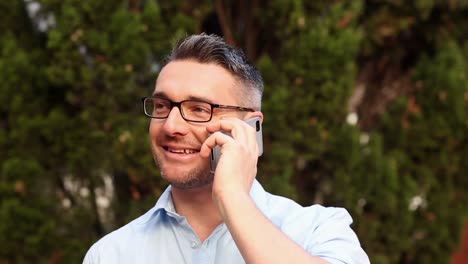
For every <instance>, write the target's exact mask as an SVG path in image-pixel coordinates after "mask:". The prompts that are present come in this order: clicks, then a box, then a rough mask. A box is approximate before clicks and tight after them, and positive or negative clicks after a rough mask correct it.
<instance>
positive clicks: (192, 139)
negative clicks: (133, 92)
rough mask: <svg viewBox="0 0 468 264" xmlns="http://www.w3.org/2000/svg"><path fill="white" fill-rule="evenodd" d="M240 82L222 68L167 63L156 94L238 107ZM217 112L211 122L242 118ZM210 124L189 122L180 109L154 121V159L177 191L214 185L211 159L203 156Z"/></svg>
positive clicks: (181, 62) (159, 79)
mask: <svg viewBox="0 0 468 264" xmlns="http://www.w3.org/2000/svg"><path fill="white" fill-rule="evenodd" d="M236 85H237V82H236V80H235V78H234V77H233V75H231V73H229V72H228V71H227V70H225V69H224V68H222V67H221V66H218V65H215V64H201V63H198V62H195V61H192V60H182V61H174V62H170V63H169V64H167V65H166V66H165V67H164V68H163V69H162V71H161V72H160V74H159V76H158V79H157V81H156V88H155V90H154V95H160V96H164V97H166V98H168V99H169V100H171V101H173V102H180V101H183V100H188V99H200V100H204V101H207V102H210V103H215V104H225V105H238V103H239V102H238V100H237V96H236V95H235V86H236ZM217 110H219V109H215V110H214V112H213V118H212V121H210V122H216V120H219V119H220V118H221V117H224V116H236V117H240V116H239V112H235V111H217ZM207 124H208V123H193V122H188V121H185V120H184V119H183V118H182V115H181V113H180V111H179V109H178V108H177V107H174V108H172V110H171V112H170V114H169V116H168V117H167V118H166V119H152V120H151V123H150V128H149V134H150V139H151V149H152V152H153V157H154V159H155V161H156V163H157V164H158V166H159V168H160V170H161V174H162V176H163V178H165V179H166V180H167V181H169V183H171V184H172V185H173V186H174V187H177V188H196V187H201V186H205V185H208V184H211V183H212V182H213V175H212V174H211V173H210V163H209V159H207V158H202V157H201V156H200V155H199V151H200V148H201V145H202V144H203V142H204V141H205V139H206V138H207V137H208V133H207V131H206V129H205V126H206V125H207Z"/></svg>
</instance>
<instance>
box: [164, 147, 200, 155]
mask: <svg viewBox="0 0 468 264" xmlns="http://www.w3.org/2000/svg"><path fill="white" fill-rule="evenodd" d="M164 150H166V151H169V152H171V153H177V154H194V153H197V152H200V151H199V150H196V149H175V148H169V147H164Z"/></svg>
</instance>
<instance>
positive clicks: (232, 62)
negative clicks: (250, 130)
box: [162, 33, 263, 110]
mask: <svg viewBox="0 0 468 264" xmlns="http://www.w3.org/2000/svg"><path fill="white" fill-rule="evenodd" d="M186 59H193V60H195V61H197V62H199V63H214V64H216V65H219V66H221V67H223V68H224V69H226V70H227V71H229V72H230V73H231V74H232V75H234V77H235V78H236V79H237V80H238V81H239V82H240V83H241V84H242V86H243V89H244V90H243V91H241V94H242V95H243V97H244V98H245V99H246V100H247V104H249V105H248V107H252V108H255V109H257V110H260V107H261V100H262V94H263V80H262V76H261V75H260V72H259V71H258V70H257V68H256V67H255V65H254V64H253V63H251V62H250V61H249V60H248V59H247V57H246V56H245V54H244V52H243V51H242V50H241V49H239V48H235V47H232V46H230V45H228V44H227V43H226V42H225V41H224V40H223V39H222V38H221V37H219V36H216V35H207V34H205V33H202V34H199V35H191V36H187V37H185V38H182V39H181V40H179V42H178V43H177V44H176V46H175V47H174V49H173V50H172V52H171V53H170V54H169V55H168V56H167V57H166V58H165V60H164V61H163V65H162V67H164V66H166V65H167V64H168V63H170V62H171V61H177V60H186Z"/></svg>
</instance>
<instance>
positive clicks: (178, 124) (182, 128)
mask: <svg viewBox="0 0 468 264" xmlns="http://www.w3.org/2000/svg"><path fill="white" fill-rule="evenodd" d="M179 107H180V106H174V107H172V109H171V111H170V112H169V115H168V116H167V118H166V120H165V121H164V125H163V130H164V131H165V132H166V134H168V135H171V136H175V135H185V134H187V133H188V123H187V121H185V119H184V118H183V117H182V112H181V110H180V108H179Z"/></svg>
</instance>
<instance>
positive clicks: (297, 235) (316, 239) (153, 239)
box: [83, 181, 369, 264]
mask: <svg viewBox="0 0 468 264" xmlns="http://www.w3.org/2000/svg"><path fill="white" fill-rule="evenodd" d="M250 195H251V197H252V199H253V200H254V202H255V204H256V205H257V207H258V208H259V209H260V210H261V211H262V212H263V214H264V215H265V216H266V217H268V218H269V219H270V221H271V222H273V224H275V225H276V226H277V227H278V228H279V229H281V230H282V231H283V232H284V233H285V234H286V235H288V236H289V237H290V238H291V239H292V240H294V241H295V242H296V243H298V244H299V245H300V246H301V247H303V248H304V249H305V250H306V251H308V252H309V253H310V254H312V255H314V256H318V257H321V258H323V259H325V260H327V261H329V262H331V263H359V264H366V263H369V259H368V257H367V255H366V253H365V252H364V250H363V249H362V248H361V246H360V244H359V240H358V238H357V237H356V234H355V233H354V232H353V230H352V229H351V228H350V224H351V223H352V219H351V217H350V215H349V214H348V212H347V211H346V210H345V209H342V208H334V207H328V208H326V207H323V206H320V205H313V206H309V207H302V206H300V205H299V204H297V203H296V202H294V201H292V200H290V199H287V198H284V197H280V196H276V195H272V194H270V193H268V192H266V191H265V190H264V189H263V187H262V186H261V185H260V184H259V183H258V182H257V181H255V182H254V184H253V186H252V189H251V192H250ZM239 217H242V216H239ZM83 263H85V264H91V263H93V264H95V263H100V264H117V263H152V264H155V263H171V264H172V263H176V264H178V263H187V264H189V263H210V264H211V263H213V264H214V263H222V264H230V263H233V264H234V263H245V261H244V260H243V258H242V255H241V254H240V252H239V250H238V249H237V246H236V244H235V243H234V240H233V239H232V237H231V234H230V233H229V230H228V229H227V227H226V225H225V224H221V225H219V226H218V227H217V228H216V229H215V230H214V231H213V233H212V234H211V235H210V236H209V237H208V238H207V239H206V240H205V241H203V242H201V241H200V240H199V239H198V236H197V235H196V233H195V232H194V231H193V229H192V228H191V227H190V225H189V224H188V222H187V219H186V218H185V217H184V216H181V215H179V214H177V212H176V211H175V209H174V204H173V203H172V198H171V187H170V186H169V187H168V188H167V189H166V190H165V191H164V193H163V194H162V195H161V197H160V198H159V200H158V201H157V203H156V205H155V206H154V207H153V208H151V210H149V211H148V212H147V213H145V214H144V215H142V216H140V217H139V218H137V219H135V220H133V221H132V222H130V223H128V224H127V225H125V226H123V227H121V228H120V229H118V230H116V231H114V232H112V233H110V234H108V235H106V236H105V237H103V238H102V239H101V240H99V241H98V242H96V243H95V244H94V245H93V246H92V247H91V248H90V250H89V251H88V253H87V254H86V257H85V259H84V261H83Z"/></svg>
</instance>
